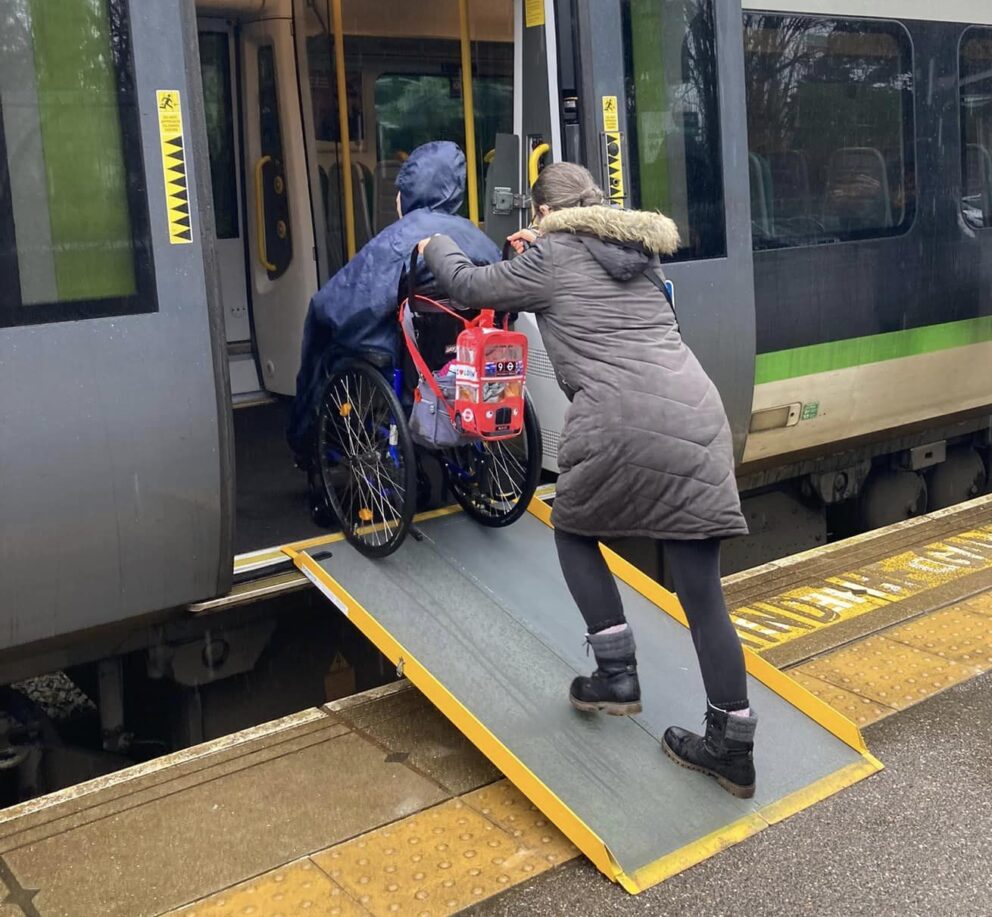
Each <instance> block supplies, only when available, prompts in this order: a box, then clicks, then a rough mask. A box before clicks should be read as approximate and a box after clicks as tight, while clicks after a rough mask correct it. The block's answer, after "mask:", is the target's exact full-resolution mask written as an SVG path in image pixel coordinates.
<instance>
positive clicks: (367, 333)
mask: <svg viewBox="0 0 992 917" xmlns="http://www.w3.org/2000/svg"><path fill="white" fill-rule="evenodd" d="M396 188H397V195H396V207H397V211H398V213H399V215H400V219H399V220H398V221H397V222H395V223H393V224H391V225H390V226H387V227H386V228H385V229H384V230H383V231H382V232H380V233H379V234H378V235H377V236H375V237H374V238H373V239H371V240H370V241H369V242H368V244H366V245H365V246H364V247H363V248H362V250H361V251H359V252H358V254H356V255H355V257H354V258H352V259H351V261H349V262H348V264H346V265H345V266H344V267H343V268H342V269H341V270H340V271H338V272H337V273H336V274H335V275H334V276H333V277H332V278H331V279H330V280H329V281H328V282H327V283H326V284H325V285H324V286H323V287H322V288H321V289H320V290H319V291H318V292H317V293H316V295H315V296H314V297H313V299H311V300H310V307H309V310H308V311H307V317H306V323H305V324H304V327H303V346H302V352H301V359H300V370H299V373H298V375H297V377H296V397H295V399H294V401H293V407H292V412H291V415H290V424H289V430H288V431H287V439H288V440H289V445H290V447H291V448H292V450H293V452H294V454H295V456H296V462H297V465H299V466H300V467H301V468H304V469H310V467H311V466H312V462H313V451H314V422H313V421H314V415H315V413H316V410H317V406H318V403H319V401H320V397H321V391H322V388H323V385H324V380H325V379H326V378H327V375H328V372H329V371H330V370H331V369H332V367H333V366H334V364H335V363H336V362H338V361H339V360H341V359H343V358H347V357H353V356H359V357H362V358H364V359H366V360H369V361H370V362H372V363H373V364H374V365H377V366H380V367H382V368H383V369H386V368H388V367H391V366H393V365H396V360H397V359H398V353H399V347H400V342H399V338H398V323H397V320H396V309H397V306H398V304H399V302H400V301H401V300H402V298H403V297H404V295H405V287H406V282H405V281H406V277H405V271H406V267H407V264H408V263H409V260H410V252H411V251H412V250H413V249H414V247H415V246H416V244H417V242H418V241H419V240H420V239H423V238H424V237H425V236H428V235H432V234H433V233H444V234H445V235H447V236H450V237H451V238H453V239H454V240H455V241H456V242H457V243H458V246H459V247H460V248H461V249H462V251H464V252H465V254H466V255H467V256H468V257H469V258H470V259H471V260H472V261H473V262H474V263H475V264H478V265H485V264H492V263H494V262H496V261H499V260H500V250H499V249H498V248H497V247H496V245H495V244H494V243H493V242H491V241H490V240H489V239H488V238H487V237H486V236H485V234H484V233H483V232H482V231H481V230H480V229H479V228H478V227H476V226H475V225H474V224H473V223H471V222H470V221H469V220H466V219H464V218H463V217H460V216H458V215H457V213H458V211H459V210H460V209H461V206H462V203H463V201H464V199H465V156H464V154H463V153H462V151H461V150H460V149H459V147H458V146H457V145H456V144H454V143H451V142H449V141H446V140H442V141H435V142H433V143H426V144H424V145H423V146H420V147H418V148H417V149H415V150H414V151H413V152H412V153H411V154H410V156H409V158H408V159H407V160H406V162H404V163H403V166H402V168H401V169H400V171H399V174H398V175H397V177H396ZM417 274H418V276H417V278H416V280H417V286H418V288H421V289H422V288H425V287H427V288H429V287H430V285H431V284H432V282H433V278H432V276H431V275H430V272H429V270H428V269H427V267H426V266H425V265H424V263H423V262H422V261H421V262H420V267H419V269H418V271H417Z"/></svg>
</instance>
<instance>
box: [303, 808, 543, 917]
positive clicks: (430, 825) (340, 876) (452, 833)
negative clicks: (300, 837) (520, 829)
mask: <svg viewBox="0 0 992 917" xmlns="http://www.w3.org/2000/svg"><path fill="white" fill-rule="evenodd" d="M313 860H314V862H315V863H317V865H318V866H320V868H321V869H323V870H325V871H326V872H327V874H328V875H329V876H330V877H331V878H332V879H333V880H334V881H335V882H338V883H340V884H341V885H342V886H343V887H344V888H345V889H346V890H347V891H348V892H349V893H350V894H351V895H352V896H353V897H354V898H355V899H356V900H357V901H358V902H359V903H360V904H361V905H362V906H363V907H364V908H366V909H367V910H368V911H370V912H371V913H372V914H373V915H375V917H394V915H399V917H445V915H448V914H454V913H457V912H458V911H460V910H462V909H463V908H466V907H468V906H469V905H471V904H474V903H476V902H478V901H482V900H484V899H485V898H489V897H491V896H492V895H495V894H498V893H499V892H501V891H503V890H504V889H506V888H509V887H510V886H512V885H516V884H517V883H519V882H522V881H524V880H526V879H528V878H530V877H531V876H534V875H537V874H538V873H539V872H541V871H543V870H544V869H546V868H547V866H546V865H545V863H544V861H543V860H542V859H540V858H539V857H538V856H536V855H535V854H534V853H532V852H531V851H529V850H527V849H525V848H523V847H522V846H521V845H520V844H518V843H517V842H516V840H515V839H514V838H513V837H512V836H511V835H510V834H509V833H507V832H506V831H503V830H501V829H500V828H498V827H497V826H496V825H494V824H493V823H492V822H491V821H489V820H488V819H486V818H483V817H482V816H481V815H480V814H479V813H478V812H476V811H475V810H474V809H472V808H470V807H469V806H466V805H465V804H463V803H462V802H461V801H459V800H457V799H453V800H450V801H449V802H446V803H443V804H442V805H439V806H435V807H434V808H432V809H425V810H424V811H423V812H418V813H417V814H416V815H411V816H410V817H409V818H405V819H403V820H402V821H398V822H394V823H393V824H392V825H387V826H385V827H383V828H379V829H377V830H375V831H370V832H369V833H368V834H364V835H362V836H361V837H358V838H356V839H355V840H352V841H347V842H346V843H344V844H339V845H338V846H336V847H332V848H330V849H329V850H325V851H323V852H321V853H317V854H314V856H313Z"/></svg>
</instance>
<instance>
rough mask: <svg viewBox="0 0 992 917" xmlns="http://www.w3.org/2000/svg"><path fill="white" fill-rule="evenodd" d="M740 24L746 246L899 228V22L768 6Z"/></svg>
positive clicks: (905, 51) (908, 167)
mask: <svg viewBox="0 0 992 917" xmlns="http://www.w3.org/2000/svg"><path fill="white" fill-rule="evenodd" d="M744 26H745V29H744V53H745V82H746V93H747V115H748V145H749V149H750V154H751V155H750V162H749V166H750V175H751V201H752V218H753V228H754V234H755V244H756V245H757V246H759V247H761V246H763V245H766V244H776V245H781V244H784V245H790V244H800V243H802V242H808V241H832V240H836V239H841V238H861V237H866V236H869V235H879V234H882V235H884V234H887V233H890V232H892V231H895V230H897V229H898V228H900V227H904V226H907V225H908V223H909V221H910V219H911V216H912V210H913V203H914V202H913V190H912V189H913V174H914V172H913V163H912V159H913V146H912V142H911V138H912V117H913V115H912V85H913V78H912V61H911V50H910V44H909V40H908V37H907V36H906V34H905V32H904V31H903V30H902V29H901V27H899V26H898V25H896V24H894V23H893V24H887V23H881V22H862V21H856V20H841V19H826V18H821V17H805V16H773V15H766V14H746V15H745V17H744Z"/></svg>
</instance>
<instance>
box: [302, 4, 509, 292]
mask: <svg viewBox="0 0 992 917" xmlns="http://www.w3.org/2000/svg"><path fill="white" fill-rule="evenodd" d="M515 8H516V9H517V10H518V11H519V8H520V3H519V0H518V2H517V3H514V0H485V2H484V0H437V2H431V3H429V4H419V5H418V4H410V3H407V2H398V0H383V2H377V3H367V2H363V0H309V2H305V0H295V3H294V14H295V19H296V23H297V27H296V38H297V54H298V60H299V70H300V74H301V84H302V86H303V87H304V89H303V100H302V101H303V113H304V130H305V133H306V140H307V150H308V154H309V156H308V162H309V169H310V186H311V196H312V201H313V214H314V223H315V238H316V240H317V259H318V263H319V269H320V279H321V281H322V282H323V281H324V280H325V279H326V278H327V277H329V276H331V275H333V274H334V273H335V272H336V271H337V270H339V269H340V268H341V267H342V266H343V265H344V264H345V263H346V262H347V261H348V259H349V258H350V257H351V256H352V255H353V254H354V253H355V251H356V250H357V249H359V248H361V246H362V245H364V244H365V242H367V241H368V240H369V238H371V236H372V235H374V234H375V233H377V232H379V231H380V230H382V229H383V228H385V227H386V226H388V225H389V224H390V223H391V222H393V221H394V220H395V219H397V214H396V188H395V180H396V174H397V172H398V171H399V168H400V166H401V165H402V163H403V160H404V158H405V157H406V156H407V155H408V154H409V153H410V152H411V151H412V150H413V149H414V148H415V147H417V146H419V145H420V144H422V143H426V142H427V141H430V140H452V141H454V142H455V143H457V144H458V145H459V146H460V147H461V148H462V149H463V150H464V151H465V154H466V160H467V163H468V176H467V179H468V181H467V184H468V187H467V194H466V201H465V204H464V206H463V208H462V211H461V213H462V215H463V216H465V217H468V218H469V219H472V220H474V221H475V222H476V223H480V224H481V223H483V222H484V218H485V209H486V208H485V202H484V193H485V186H486V178H487V174H488V170H489V168H490V166H491V164H492V162H493V159H494V156H495V147H496V137H497V135H499V134H510V133H512V132H513V129H514V19H515ZM342 113H343V114H342Z"/></svg>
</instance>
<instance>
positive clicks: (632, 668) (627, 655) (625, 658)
mask: <svg viewBox="0 0 992 917" xmlns="http://www.w3.org/2000/svg"><path fill="white" fill-rule="evenodd" d="M586 639H587V640H588V643H589V645H590V646H591V647H592V651H593V655H595V657H596V671H595V672H593V673H592V677H591V678H585V677H580V678H576V679H575V681H573V682H572V688H571V690H570V691H569V700H570V701H571V702H572V706H573V707H575V708H576V709H577V710H585V711H594V710H602V711H604V712H605V713H610V714H612V715H613V716H626V715H627V714H630V713H640V712H641V686H640V684H639V683H638V681H637V660H636V659H635V657H634V649H635V648H634V634H633V632H632V631H631V629H630V628H629V627H627V628H624V630H622V631H619V632H618V633H613V634H602V633H599V634H589V636H588V637H587V638H586Z"/></svg>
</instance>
